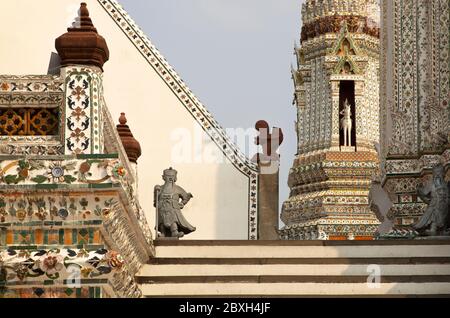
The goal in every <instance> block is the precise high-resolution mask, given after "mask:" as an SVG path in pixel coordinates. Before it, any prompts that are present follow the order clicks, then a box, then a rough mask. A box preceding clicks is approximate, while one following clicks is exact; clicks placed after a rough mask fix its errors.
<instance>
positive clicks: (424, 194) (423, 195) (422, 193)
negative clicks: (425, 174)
mask: <svg viewBox="0 0 450 318" xmlns="http://www.w3.org/2000/svg"><path fill="white" fill-rule="evenodd" d="M430 192H431V191H429V190H428V191H426V190H425V187H424V186H423V185H419V186H418V187H417V195H418V196H419V198H420V199H421V200H422V201H423V202H425V203H426V204H430V202H431V195H430Z"/></svg>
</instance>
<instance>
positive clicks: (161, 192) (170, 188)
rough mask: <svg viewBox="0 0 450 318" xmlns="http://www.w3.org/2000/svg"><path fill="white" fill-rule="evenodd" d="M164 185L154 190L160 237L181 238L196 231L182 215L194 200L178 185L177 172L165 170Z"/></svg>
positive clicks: (170, 169)
mask: <svg viewBox="0 0 450 318" xmlns="http://www.w3.org/2000/svg"><path fill="white" fill-rule="evenodd" d="M162 178H163V180H164V182H165V183H164V184H163V185H161V186H160V185H157V186H155V189H154V204H153V205H154V206H155V207H156V215H157V220H156V224H157V230H158V231H159V232H160V234H159V235H157V236H159V237H173V238H180V237H183V236H184V235H186V234H189V233H191V232H194V231H195V229H196V228H195V227H194V226H192V225H191V224H189V222H188V221H187V220H186V219H185V218H184V216H183V215H182V214H181V209H183V207H184V206H185V205H186V204H187V203H188V202H189V200H191V198H193V196H192V194H190V193H187V192H186V191H185V190H184V189H183V188H181V187H179V186H178V185H176V184H175V183H176V181H177V171H176V170H174V169H172V168H169V169H166V170H164V172H163V176H162Z"/></svg>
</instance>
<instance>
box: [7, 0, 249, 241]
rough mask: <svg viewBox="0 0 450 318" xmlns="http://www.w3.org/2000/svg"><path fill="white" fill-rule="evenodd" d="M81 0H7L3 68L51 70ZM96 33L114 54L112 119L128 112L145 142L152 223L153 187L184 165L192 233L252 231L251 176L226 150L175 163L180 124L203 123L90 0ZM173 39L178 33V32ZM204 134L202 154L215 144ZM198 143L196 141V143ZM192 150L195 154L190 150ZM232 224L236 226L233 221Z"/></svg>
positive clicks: (143, 162) (142, 190)
mask: <svg viewBox="0 0 450 318" xmlns="http://www.w3.org/2000/svg"><path fill="white" fill-rule="evenodd" d="M80 2H81V1H80V0H63V1H62V0H42V1H35V0H14V1H2V3H1V6H2V8H1V10H0V20H1V21H2V24H3V25H4V26H7V27H4V28H1V29H0V41H1V43H2V46H1V49H0V61H1V64H0V65H1V67H0V74H11V75H21V74H22V75H24V74H36V75H37V74H47V72H48V70H49V65H50V58H51V54H52V53H56V50H55V46H54V41H55V39H56V38H57V37H58V36H60V35H62V34H63V33H65V32H66V28H67V26H69V24H70V23H71V22H72V21H73V19H74V18H75V16H76V12H77V9H78V8H79V4H80ZM85 2H87V4H88V9H89V11H90V15H91V18H92V20H93V22H94V25H95V26H96V28H97V30H98V32H99V34H101V35H102V36H103V37H105V39H106V41H107V43H108V46H109V50H110V60H109V61H108V62H107V63H106V64H105V66H104V71H105V72H104V89H105V98H106V103H107V106H108V108H109V110H110V112H111V114H112V117H113V118H114V119H116V118H117V120H118V118H119V115H120V112H125V113H126V115H127V118H128V124H129V125H130V127H131V129H132V132H133V134H134V136H135V137H136V139H138V140H139V141H140V143H141V146H142V153H143V155H142V157H141V158H140V159H139V164H138V168H139V181H140V182H139V199H140V202H141V205H142V206H143V208H144V210H145V212H146V215H147V218H148V221H149V223H150V226H151V227H152V230H153V226H154V219H155V217H154V214H155V213H154V208H153V187H154V186H155V185H156V184H161V183H162V179H161V175H162V171H163V170H164V169H166V168H169V167H170V166H172V167H173V168H175V169H177V170H178V171H179V178H178V179H179V180H178V181H179V182H178V183H179V185H180V186H182V187H184V188H185V189H186V190H187V191H188V192H192V194H193V195H194V198H193V199H192V200H191V202H190V203H189V204H188V205H187V206H186V208H185V209H184V213H185V215H186V218H187V219H188V221H189V222H190V223H191V224H192V225H194V226H196V227H197V231H196V232H194V233H192V234H191V235H189V239H247V238H248V209H249V200H248V197H249V179H248V177H247V176H245V175H243V174H242V173H241V172H240V171H238V170H237V169H236V168H235V167H234V166H233V165H231V164H230V162H229V161H227V159H225V158H224V156H223V155H222V154H220V155H219V159H220V160H219V163H205V162H204V161H202V160H200V161H199V162H189V163H177V162H174V161H173V160H172V149H173V146H174V145H175V144H176V142H177V140H173V139H172V133H173V132H174V130H176V129H180V128H181V129H184V130H187V131H188V132H190V136H191V138H193V136H194V133H195V132H196V131H199V130H201V129H199V128H200V126H199V125H198V124H197V123H196V121H195V120H194V119H193V117H192V116H191V115H190V114H189V113H188V111H187V110H186V109H185V108H184V106H183V105H182V104H181V102H180V101H179V100H178V99H177V98H176V96H175V95H174V94H173V93H172V92H171V91H170V89H169V88H168V87H167V86H166V84H165V83H164V82H163V80H162V79H161V78H160V77H159V76H158V75H157V73H156V72H155V71H154V70H153V69H152V68H151V66H150V65H149V64H148V63H147V62H146V61H145V59H144V58H143V57H142V56H141V54H140V53H139V52H138V50H137V49H136V48H135V47H134V46H133V44H132V43H131V42H130V41H129V40H128V39H127V37H126V36H125V34H123V32H122V31H121V30H120V28H119V27H118V26H117V25H116V23H115V22H114V21H113V20H112V18H111V17H110V16H109V15H108V14H107V12H106V11H105V10H104V9H103V7H102V6H101V5H100V4H99V3H98V2H97V1H96V0H87V1H85ZM174 41H176V39H174ZM212 143H213V142H212V141H211V139H208V140H205V141H203V145H202V146H203V147H202V149H203V150H202V151H200V158H201V157H203V158H205V157H207V156H208V153H209V152H211V151H210V150H211V149H212V148H213V149H215V150H218V148H217V147H216V146H215V145H212ZM192 149H193V147H192ZM192 157H193V158H195V157H194V155H193V156H192ZM231 225H232V226H231Z"/></svg>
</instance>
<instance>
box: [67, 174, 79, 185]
mask: <svg viewBox="0 0 450 318" xmlns="http://www.w3.org/2000/svg"><path fill="white" fill-rule="evenodd" d="M75 181H77V178H75V177H73V176H71V175H65V176H64V182H65V183H72V182H75Z"/></svg>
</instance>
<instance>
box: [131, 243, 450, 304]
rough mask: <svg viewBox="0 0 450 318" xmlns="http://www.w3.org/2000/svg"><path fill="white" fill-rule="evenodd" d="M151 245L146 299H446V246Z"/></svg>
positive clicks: (449, 256) (141, 276) (449, 258)
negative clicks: (152, 255)
mask: <svg viewBox="0 0 450 318" xmlns="http://www.w3.org/2000/svg"><path fill="white" fill-rule="evenodd" d="M155 246H156V257H155V258H154V259H152V260H150V261H149V263H148V264H146V265H144V266H143V267H142V268H141V270H140V272H139V273H138V275H137V276H136V280H137V282H138V283H139V284H140V286H141V289H142V291H143V294H144V295H145V296H146V297H164V296H172V297H186V296H189V297H193V296H194V297H214V296H225V297H226V296H229V297H264V296H271V297H276V296H281V297H291V296H306V297H307V296H315V297H317V296H324V297H327V296H391V297H396V296H398V297H400V296H421V295H422V296H427V295H428V296H436V295H438V296H443V295H444V296H445V295H450V242H448V241H416V240H415V241H364V242H358V241H344V242H339V241H338V242H336V241H335V242H330V241H266V242H264V241H182V240H180V241H156V244H155ZM370 265H378V266H379V267H378V268H376V267H372V266H370ZM374 269H375V270H376V271H374ZM378 269H379V274H380V276H379V281H378V282H375V283H376V284H373V283H374V281H373V277H372V275H373V274H375V273H376V272H377V270H378Z"/></svg>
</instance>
